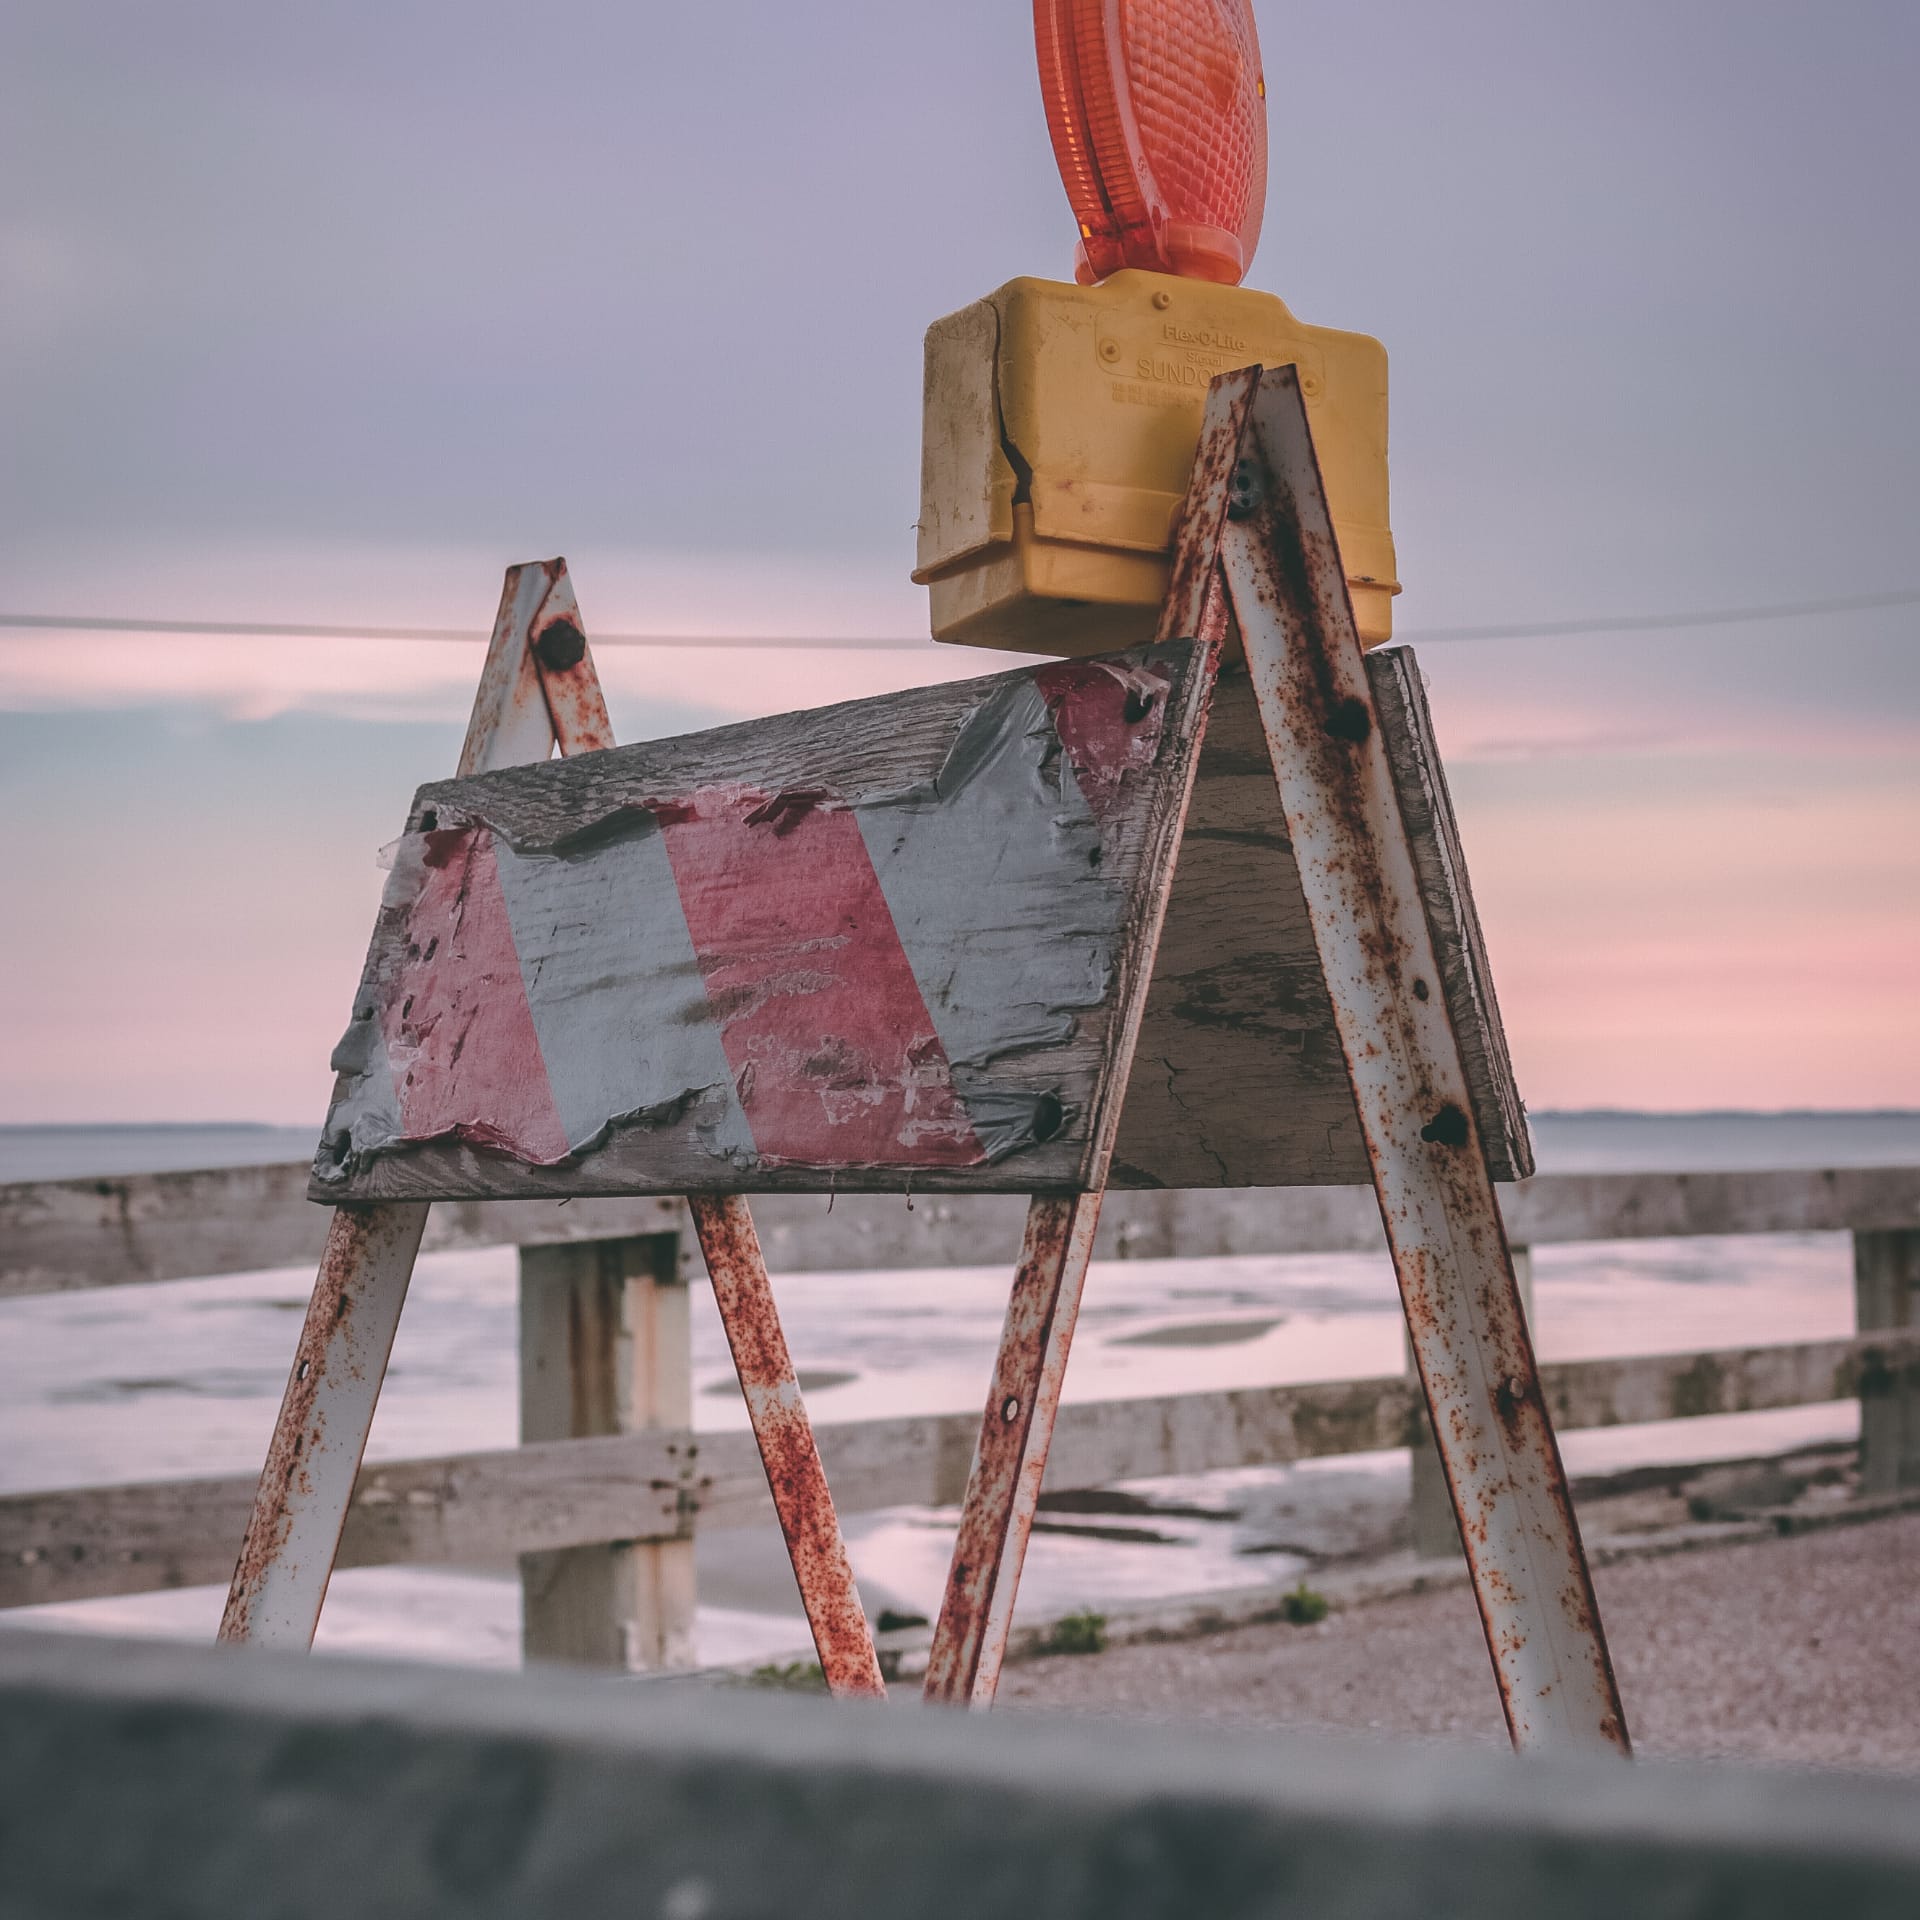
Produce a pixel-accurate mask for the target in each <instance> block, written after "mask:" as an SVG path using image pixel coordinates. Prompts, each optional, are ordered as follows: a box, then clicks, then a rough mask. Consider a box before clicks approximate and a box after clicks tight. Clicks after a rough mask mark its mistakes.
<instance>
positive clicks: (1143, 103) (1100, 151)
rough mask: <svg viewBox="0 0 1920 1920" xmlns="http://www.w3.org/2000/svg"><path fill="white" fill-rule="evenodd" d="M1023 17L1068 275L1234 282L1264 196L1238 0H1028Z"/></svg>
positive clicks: (1262, 104) (1262, 130) (1254, 78)
mask: <svg viewBox="0 0 1920 1920" xmlns="http://www.w3.org/2000/svg"><path fill="white" fill-rule="evenodd" d="M1033 29H1034V40H1035V44H1036V46H1037V48H1038V51H1039V55H1040V87H1041V92H1042V94H1043V96H1044V97H1045V100H1046V108H1047V131H1048V132H1049V133H1050V134H1051V135H1052V136H1053V154H1054V158H1055V160H1056V161H1058V162H1059V166H1060V178H1061V180H1062V181H1063V182H1064V183H1065V185H1066V189H1067V199H1068V201H1069V202H1070V203H1071V204H1072V207H1073V213H1074V218H1075V219H1076V220H1077V221H1078V222H1079V223H1080V250H1079V255H1078V257H1077V259H1076V262H1075V276H1076V277H1077V278H1078V279H1079V280H1081V281H1082V282H1088V281H1094V280H1104V279H1105V278H1106V276H1107V275H1108V274H1110V273H1116V272H1118V271H1119V269H1120V268H1122V267H1145V268H1148V269H1149V270H1151V271H1153V272H1156V273H1181V274H1186V275H1187V276H1188V277H1189V278H1192V279H1196V280H1218V281H1222V282H1224V283H1226V284H1227V285H1229V286H1231V285H1234V284H1235V283H1237V282H1238V281H1239V280H1241V279H1242V278H1243V277H1244V276H1245V274H1246V271H1247V268H1248V267H1249V266H1250V265H1251V264H1252V262H1253V250H1254V247H1255V246H1256V245H1257V244H1258V242H1259V239H1260V217H1261V214H1262V213H1263V212H1264V210H1265V207H1266V198H1267V88H1266V81H1265V79H1264V78H1263V77H1262V74H1261V69H1260V41H1259V36H1258V35H1257V33H1256V32H1255V30H1254V24H1253V8H1252V6H1251V4H1250V0H1033Z"/></svg>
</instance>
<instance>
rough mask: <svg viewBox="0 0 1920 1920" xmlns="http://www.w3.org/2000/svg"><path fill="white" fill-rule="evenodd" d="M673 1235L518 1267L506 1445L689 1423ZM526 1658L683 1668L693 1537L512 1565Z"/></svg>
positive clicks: (533, 1257) (688, 1362)
mask: <svg viewBox="0 0 1920 1920" xmlns="http://www.w3.org/2000/svg"><path fill="white" fill-rule="evenodd" d="M678 1254H679V1248H678V1245H677V1242H676V1240H675V1238H674V1236H673V1235H671V1234H653V1235H649V1236H647V1237H646V1238H634V1239H626V1240H603V1241H599V1242H596V1243H589V1244H587V1245H584V1246H570V1247H528V1248H526V1249H525V1250H523V1252H522V1253H521V1255H520V1438H521V1439H522V1440H523V1441H544V1440H571V1439H584V1438H588V1437H590V1436H594V1435H601V1434H619V1433H637V1432H642V1431H647V1430H667V1431H671V1432H675V1433H678V1432H683V1431H684V1430H686V1429H687V1428H689V1427H691V1426H692V1424H693V1365H692V1359H691V1348H690V1339H691V1333H690V1325H689V1314H688V1305H689V1302H688V1288H687V1281H686V1276H685V1275H683V1274H682V1273H681V1272H680V1269H679V1259H678ZM520 1591H521V1609H520V1622H521V1631H520V1643H521V1648H522V1650H523V1652H524V1653H525V1656H526V1658H527V1659H528V1660H564V1661H569V1662H572V1663H574V1664H576V1665H583V1666H594V1667H607V1668H612V1669H614V1670H615V1671H636V1670H656V1669H660V1668H666V1667H690V1666H692V1665H693V1625H694V1612H695V1606H696V1598H695V1585H694V1565H693V1534H692V1529H691V1526H689V1528H688V1530H687V1533H686V1537H685V1538H684V1539H679V1540H663V1541H656V1542H651V1543H648V1544H645V1545H640V1544H636V1543H634V1542H632V1541H627V1540H615V1541H601V1542H596V1543H594V1544H593V1545H591V1546H585V1547H568V1548H563V1549H561V1550H559V1551H557V1552H548V1553H524V1552H523V1553H522V1554H521V1555H520Z"/></svg>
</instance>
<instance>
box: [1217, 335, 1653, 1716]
mask: <svg viewBox="0 0 1920 1920" xmlns="http://www.w3.org/2000/svg"><path fill="white" fill-rule="evenodd" d="M1248 445H1249V446H1257V447H1258V448H1259V449H1260V451H1261V453H1262V454H1263V456H1264V465H1265V484H1264V486H1255V485H1253V484H1251V483H1250V482H1248V481H1246V480H1245V479H1244V478H1243V483H1242V486H1241V498H1242V500H1243V501H1245V502H1249V503H1250V504H1249V505H1248V507H1247V510H1246V512H1245V514H1244V515H1243V516H1242V518H1241V521H1240V523H1239V524H1236V527H1235V529H1234V533H1233V541H1234V545H1233V548H1232V552H1233V555H1234V568H1235V571H1234V588H1235V591H1236V592H1237V593H1241V594H1246V593H1248V592H1249V590H1250V591H1251V600H1250V602H1248V603H1247V604H1243V605H1242V606H1241V607H1240V613H1241V616H1242V620H1243V624H1246V625H1247V626H1248V630H1249V631H1251V630H1252V628H1253V626H1254V625H1255V624H1257V625H1258V626H1259V627H1260V629H1261V640H1262V644H1261V645H1260V646H1259V647H1257V648H1250V649H1249V656H1250V666H1251V668H1252V671H1253V673H1254V676H1255V691H1256V693H1257V695H1258V696H1259V703H1260V708H1261V713H1262V716H1263V720H1264V722H1265V724H1266V726H1267V728H1268V731H1269V734H1270V736H1271V739H1272V743H1273V749H1274V753H1275V759H1276V765H1278V766H1281V767H1283V768H1284V771H1283V772H1282V777H1281V787H1282V799H1283V802H1284V803H1285V805H1286V812H1287V815H1288V831H1289V838H1290V839H1291V840H1292V842H1293V846H1294V852H1295V856H1296V859H1297V860H1298V862H1299V866H1300V873H1301V880H1302V884H1303V886H1304V888H1305V890H1306V892H1307V895H1308V900H1309V906H1310V909H1311V910H1312V912H1313V915H1314V919H1315V933H1316V939H1317V940H1318V941H1319V944H1320V949H1321V955H1322V960H1323V964H1324V968H1325V972H1326V976H1327V984H1328V989H1329V992H1330V994H1331V996H1332V998H1333V1002H1334V1008H1335V1013H1336V1016H1337V1019H1336V1024H1337V1026H1338V1028H1339V1032H1340V1037H1341V1044H1342V1048H1343V1051H1344V1053H1345V1056H1346V1061H1347V1068H1348V1074H1349V1078H1350V1080H1351V1082H1352V1086H1353V1090H1354V1095H1355V1099H1356V1102H1357V1103H1358V1105H1359V1108H1360V1113H1361V1117H1362V1122H1363V1130H1364V1133H1365V1135H1366V1140H1367V1148H1368V1153H1369V1156H1370V1158H1371V1160H1372V1164H1373V1170H1374V1175H1375V1185H1376V1189H1377V1191H1378V1193H1379V1196H1380V1206H1381V1215H1382V1219H1383V1223H1384V1225H1385V1228H1386V1232H1387V1238H1388V1241H1389V1244H1390V1245H1391V1246H1392V1247H1393V1250H1394V1255H1395V1266H1396V1269H1397V1271H1398V1274H1399V1279H1400V1286H1401V1293H1402V1298H1403V1300H1404V1303H1405V1307H1406V1317H1407V1326H1408V1331H1409V1335H1410V1338H1411V1341H1412V1345H1413V1349H1414V1354H1415V1358H1416V1361H1417V1363H1418V1367H1419V1372H1420V1377H1421V1382H1422V1386H1423V1390H1424V1392H1425V1395H1426V1399H1427V1403H1428V1408H1429V1420H1430V1423H1431V1426H1432V1430H1433V1432H1434V1435H1435V1438H1436V1441H1437V1444H1438V1450H1439V1453H1440V1457H1441V1462H1442V1466H1443V1468H1444V1470H1445V1474H1446V1478H1447V1482H1448V1485H1449V1488H1450V1491H1451V1493H1452V1496H1453V1501H1454V1508H1455V1512H1456V1514H1457V1515H1458V1516H1459V1520H1460V1524H1461V1533H1462V1537H1463V1539H1464V1541H1465V1543H1466V1549H1467V1557H1468V1562H1469V1565H1470V1568H1471V1571H1472V1573H1473V1580H1474V1588H1475V1593H1476V1596H1477V1599H1478V1601H1479V1605H1480V1611H1481V1616H1482V1621H1483V1624H1484V1626H1485V1628H1486V1634H1487V1644H1488V1648H1489V1651H1490V1652H1491V1654H1492V1656H1493V1664H1494V1669H1495V1674H1496V1677H1497V1680H1498V1683H1499V1687H1500V1691H1501V1698H1502V1705H1503V1707H1504V1709H1505V1711H1506V1716H1507V1721H1508V1726H1509V1729H1510V1730H1511V1732H1512V1734H1513V1737H1514V1740H1515V1743H1516V1745H1529V1744H1533V1742H1534V1741H1535V1740H1536V1739H1539V1738H1541V1737H1544V1736H1543V1734H1542V1732H1541V1726H1544V1724H1545V1723H1541V1725H1540V1726H1537V1725H1536V1724H1535V1723H1534V1721H1533V1720H1532V1718H1531V1713H1532V1709H1533V1708H1534V1707H1536V1706H1540V1707H1544V1704H1545V1702H1546V1700H1547V1698H1548V1696H1549V1695H1550V1694H1551V1693H1552V1692H1553V1691H1554V1689H1553V1687H1552V1686H1551V1685H1549V1684H1546V1681H1545V1678H1544V1676H1545V1675H1546V1674H1547V1673H1549V1672H1553V1671H1556V1669H1554V1668H1553V1666H1552V1661H1553V1659H1554V1657H1555V1654H1556V1652H1557V1654H1558V1656H1559V1657H1561V1658H1563V1659H1565V1660H1568V1661H1571V1662H1572V1663H1573V1670H1575V1671H1577V1670H1579V1668H1580V1667H1581V1666H1582V1665H1590V1667H1591V1669H1592V1676H1591V1677H1592V1678H1593V1679H1594V1682H1595V1684H1594V1686H1593V1688H1592V1690H1591V1691H1592V1697H1593V1698H1594V1699H1595V1700H1596V1702H1597V1703H1604V1704H1603V1706H1602V1710H1601V1711H1599V1712H1597V1713H1596V1714H1595V1719H1594V1721H1593V1722H1589V1723H1588V1725H1589V1728H1593V1729H1594V1730H1597V1731H1598V1732H1599V1733H1600V1735H1601V1737H1602V1738H1603V1739H1604V1740H1605V1741H1607V1742H1608V1743H1609V1744H1611V1745H1614V1746H1616V1747H1619V1748H1621V1749H1622V1750H1624V1749H1625V1747H1626V1733H1625V1728H1624V1722H1623V1718H1622V1715H1621V1713H1620V1711H1619V1694H1618V1690H1617V1688H1616V1687H1615V1685H1614V1682H1613V1676H1612V1672H1611V1668H1610V1665H1609V1662H1608V1655H1607V1651H1606V1645H1605V1641H1604V1639H1603V1637H1602V1636H1601V1632H1600V1628H1599V1614H1598V1608H1597V1606H1596V1605H1595V1603H1594V1598H1593V1588H1592V1582H1591V1577H1590V1575H1589V1572H1588V1568H1587V1564H1586V1559H1585V1555H1584V1552H1583V1550H1582V1548H1581V1545H1580V1538H1579V1530H1578V1527H1577V1525H1576V1523H1575V1520H1574V1516H1573V1510H1572V1505H1571V1502H1570V1500H1569V1498H1568V1495H1567V1487H1566V1477H1565V1473H1564V1471H1563V1469H1562V1466H1561V1462H1560V1456H1559V1448H1558V1445H1557V1442H1556V1440H1555V1438H1554V1434H1553V1428H1552V1424H1551V1422H1550V1420H1549V1419H1548V1416H1547V1412H1546V1406H1545V1400H1544V1396H1543V1395H1542V1392H1541V1388H1540V1381H1539V1374H1538V1370H1537V1367H1536V1365H1535V1362H1534V1356H1533V1349H1532V1343H1531V1341H1530V1340H1529V1338H1528V1336H1527V1331H1526V1326H1525V1321H1524V1318H1523V1315H1522V1312H1521V1307H1520V1299H1519V1292H1518V1288H1517V1286H1516V1284H1515V1282H1514V1279H1513V1270H1512V1263H1511V1257H1510V1255H1509V1253H1508V1250H1507V1246H1506V1238H1505V1228H1504V1225H1503V1223H1502V1221H1501V1218H1500V1213H1499V1209H1498V1206H1497V1203H1496V1202H1495V1199H1494V1194H1493V1186H1492V1180H1491V1176H1490V1174H1489V1172H1488V1170H1487V1164H1486V1157H1485V1153H1484V1150H1483V1148H1482V1144H1481V1141H1480V1139H1479V1134H1478V1129H1477V1126H1476V1123H1475V1121H1474V1119H1473V1116H1472V1113H1471V1103H1470V1101H1469V1100H1468V1099H1467V1097H1466V1090H1465V1080H1464V1074H1463V1072H1462V1070H1461V1068H1460V1063H1459V1058H1458V1048H1457V1043H1455V1042H1454V1040H1453V1037H1452V1034H1451V1031H1450V1025H1449V1023H1447V1022H1446V1019H1445V1008H1444V1006H1443V1005H1442V1004H1440V1003H1439V1002H1438V1000H1437V996H1434V995H1433V993H1432V989H1431V988H1430V987H1429V985H1428V984H1427V983H1428V981H1429V980H1430V979H1431V978H1432V977H1433V965H1434V962H1433V958H1432V953H1431V937H1430V934H1429V933H1428V930H1427V928H1426V925H1425V919H1424V915H1423V913H1422V911H1421V908H1420V903H1419V900H1418V897H1417V893H1415V894H1412V895H1409V893H1408V886H1409V883H1410V879H1411V876H1410V873H1409V874H1406V875H1402V874H1401V873H1400V872H1399V868H1398V866H1395V867H1392V868H1390V867H1389V865H1388V859H1389V857H1390V854H1392V853H1393V852H1394V851H1396V850H1397V848H1398V841H1397V840H1396V838H1395V836H1396V833H1401V832H1403V829H1402V828H1401V824H1400V819H1399V803H1398V799H1397V796H1396V795H1395V792H1394V789H1393V784H1392V773H1391V769H1390V768H1389V766H1388V764H1387V759H1386V753H1385V748H1384V746H1383V744H1382V742H1381V740H1380V737H1379V729H1378V724H1377V719H1376V716H1375V714H1374V711H1373V695H1372V687H1371V683H1370V682H1369V680H1368V678H1367V674H1366V670H1365V665H1364V662H1363V657H1362V653H1361V648H1360V644H1359V639H1358V636H1357V634H1356V633H1355V631H1354V628H1353V623H1352V615H1351V610H1350V606H1349V602H1348V598H1347V585H1346V578H1345V571H1344V569H1343V568H1342V566H1341V564H1340V556H1339V552H1338V548H1337V546H1336V545H1335V542H1334V539H1333V534H1332V525H1331V521H1330V520H1329V518H1328V516H1327V514H1326V510H1325V502H1324V497H1323V495H1322V492H1321V489H1320V484H1319V478H1318V473H1317V469H1316V465H1315V461H1314V455H1313V451H1312V442H1311V437H1310V435H1309V433H1308V430H1307V427H1306V422H1305V414H1304V409H1303V408H1302V407H1301V403H1300V399H1299V393H1298V386H1297V382H1296V380H1295V378H1294V375H1293V373H1292V370H1291V369H1284V368H1283V369H1280V370H1278V371H1276V372H1273V373H1269V374H1267V375H1266V376H1265V377H1264V380H1263V382H1262V386H1261V398H1260V403H1259V407H1258V409H1257V412H1256V416H1255V422H1254V425H1253V427H1252V429H1251V432H1250V434H1249V436H1248ZM1402 864H1404V863H1402ZM1410 1117H1411V1124H1409V1119H1410ZM1480 1382H1484V1383H1485V1385H1484V1386H1482V1385H1480V1384H1479V1383H1480ZM1529 1511H1531V1514H1532V1516H1533V1517H1532V1521H1531V1524H1522V1523H1521V1516H1525V1515H1527V1514H1528V1513H1529ZM1509 1554H1511V1555H1513V1556H1515V1558H1514V1559H1513V1560H1512V1561H1508V1560H1507V1559H1506V1558H1505V1557H1504V1556H1506V1555H1509ZM1555 1617H1558V1618H1559V1619H1561V1620H1563V1621H1565V1622H1566V1623H1568V1624H1570V1625H1571V1626H1572V1628H1573V1630H1574V1631H1573V1644H1571V1645H1569V1646H1565V1647H1561V1646H1559V1645H1558V1643H1557V1641H1554V1640H1552V1639H1551V1638H1550V1642H1549V1649H1550V1650H1549V1651H1548V1652H1546V1653H1544V1654H1543V1653H1542V1652H1540V1651H1538V1650H1536V1651H1534V1652H1532V1653H1529V1654H1528V1655H1527V1658H1526V1660H1525V1662H1524V1663H1518V1662H1519V1656H1520V1655H1521V1653H1522V1651H1523V1650H1524V1649H1527V1648H1528V1646H1529V1642H1530V1640H1531V1639H1532V1637H1533V1635H1534V1632H1535V1631H1536V1630H1537V1629H1539V1628H1541V1627H1543V1626H1546V1625H1547V1623H1548V1622H1550V1621H1551V1620H1552V1619H1553V1618H1555ZM1557 1671H1559V1672H1560V1674H1561V1675H1562V1677H1564V1674H1565V1672H1566V1669H1565V1668H1561V1669H1558V1670H1557ZM1523 1674H1526V1675H1531V1676H1533V1677H1534V1680H1533V1683H1530V1684H1529V1685H1527V1686H1525V1687H1523V1686H1522V1684H1521V1676H1522V1675H1523ZM1569 1711H1570V1710H1569V1709H1568V1708H1567V1706H1566V1705H1565V1704H1564V1696H1563V1700H1562V1701H1557V1702H1556V1703H1555V1707H1554V1710H1553V1713H1552V1715H1551V1718H1552V1719H1553V1721H1554V1722H1555V1723H1556V1724H1558V1725H1565V1724H1566V1716H1567V1714H1568V1712H1569ZM1596 1722H1597V1727H1596V1726H1595V1723H1596Z"/></svg>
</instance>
